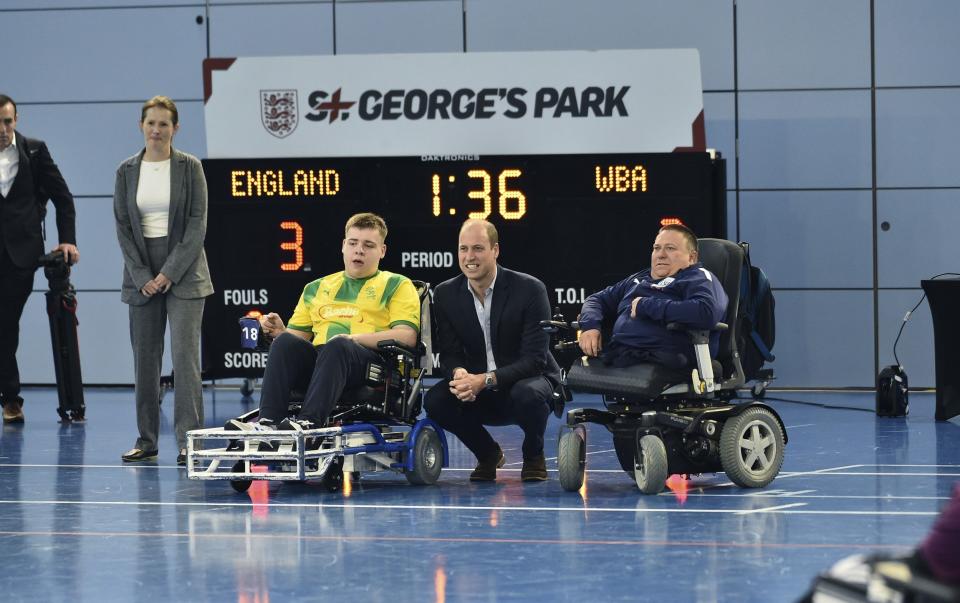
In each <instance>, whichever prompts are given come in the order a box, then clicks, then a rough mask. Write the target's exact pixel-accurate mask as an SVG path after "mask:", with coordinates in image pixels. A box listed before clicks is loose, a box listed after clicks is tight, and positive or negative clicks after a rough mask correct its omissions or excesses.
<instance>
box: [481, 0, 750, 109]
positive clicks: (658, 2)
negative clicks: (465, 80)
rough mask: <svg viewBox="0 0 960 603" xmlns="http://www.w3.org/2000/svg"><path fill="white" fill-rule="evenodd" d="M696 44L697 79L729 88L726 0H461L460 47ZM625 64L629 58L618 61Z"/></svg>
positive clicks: (729, 37)
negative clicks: (463, 42)
mask: <svg viewBox="0 0 960 603" xmlns="http://www.w3.org/2000/svg"><path fill="white" fill-rule="evenodd" d="M606 48H697V49H699V50H700V65H701V71H702V73H703V86H704V88H705V89H708V90H730V89H732V88H733V3H732V2H731V1H730V0H722V1H721V0H647V1H644V2H638V1H637V0H592V1H591V2H584V1H582V0H468V2H467V50H470V51H476V50H594V49H606ZM624 68H629V66H624Z"/></svg>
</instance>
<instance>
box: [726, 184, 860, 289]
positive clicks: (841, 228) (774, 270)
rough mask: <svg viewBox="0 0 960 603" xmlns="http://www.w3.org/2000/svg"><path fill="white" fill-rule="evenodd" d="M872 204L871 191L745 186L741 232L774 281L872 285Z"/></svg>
mask: <svg viewBox="0 0 960 603" xmlns="http://www.w3.org/2000/svg"><path fill="white" fill-rule="evenodd" d="M871 205H872V202H871V198H870V192H869V191H788V192H782V191H770V192H741V193H740V236H741V238H742V239H744V240H745V241H749V242H750V244H751V252H750V253H751V257H752V258H753V262H754V263H755V264H756V265H757V266H760V267H761V268H763V271H764V272H765V273H766V275H767V278H769V279H770V282H771V283H772V284H773V286H774V287H790V288H796V287H811V288H828V287H842V288H847V287H850V288H854V287H872V286H873V258H872V245H873V243H872V239H871V228H870V223H871V220H870V217H871ZM840 266H842V268H840Z"/></svg>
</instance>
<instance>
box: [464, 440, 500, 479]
mask: <svg viewBox="0 0 960 603" xmlns="http://www.w3.org/2000/svg"><path fill="white" fill-rule="evenodd" d="M506 462H507V459H506V458H505V457H504V456H503V450H502V449H501V448H500V446H497V454H496V456H494V457H493V458H490V459H487V460H485V461H480V462H479V463H477V466H476V467H475V468H474V469H473V473H471V474H470V481H471V482H495V481H497V469H499V468H500V467H503V464H504V463H506Z"/></svg>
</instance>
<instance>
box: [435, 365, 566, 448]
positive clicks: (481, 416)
mask: <svg viewBox="0 0 960 603" xmlns="http://www.w3.org/2000/svg"><path fill="white" fill-rule="evenodd" d="M552 395H553V383H551V382H550V380H549V379H547V378H546V377H543V376H541V377H530V378H528V379H521V380H520V381H517V382H516V383H514V384H513V386H511V387H510V388H509V389H507V390H506V391H504V390H489V389H485V390H483V391H481V392H480V394H479V395H478V396H477V399H476V400H474V401H473V402H461V401H460V400H458V399H457V397H456V396H454V395H453V394H452V393H450V384H449V382H448V381H446V380H443V381H440V382H439V383H437V384H436V385H434V386H433V387H431V388H430V391H428V392H427V397H426V400H425V401H424V407H425V408H426V409H427V416H428V417H430V418H431V419H433V420H434V421H436V422H437V423H438V424H439V425H440V427H443V428H444V429H446V430H447V431H449V432H451V433H453V434H454V435H456V436H457V437H458V438H460V441H461V442H463V443H464V445H465V446H466V447H467V448H469V449H470V451H471V452H473V454H474V455H476V457H477V459H479V460H489V459H491V458H492V457H493V456H494V455H495V454H496V452H497V443H496V442H495V441H494V439H493V437H491V436H490V432H489V431H487V430H486V429H485V428H484V425H518V426H519V427H520V429H522V430H523V458H525V459H529V458H533V457H536V456H539V455H541V454H543V434H544V432H545V431H546V429H547V417H548V416H549V415H550V399H551V396H552Z"/></svg>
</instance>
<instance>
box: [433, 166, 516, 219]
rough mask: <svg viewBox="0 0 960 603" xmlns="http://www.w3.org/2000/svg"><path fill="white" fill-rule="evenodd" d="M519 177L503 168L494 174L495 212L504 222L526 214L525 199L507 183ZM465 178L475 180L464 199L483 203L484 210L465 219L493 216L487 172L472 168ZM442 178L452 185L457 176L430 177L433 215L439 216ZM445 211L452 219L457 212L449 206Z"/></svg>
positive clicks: (490, 177) (513, 171)
mask: <svg viewBox="0 0 960 603" xmlns="http://www.w3.org/2000/svg"><path fill="white" fill-rule="evenodd" d="M522 175H523V172H521V171H520V170H519V169H516V168H506V169H504V170H501V171H500V173H499V174H498V175H497V201H498V207H497V209H498V210H499V214H500V216H501V217H502V218H503V219H504V220H519V219H520V218H522V217H523V216H524V214H526V213H527V196H526V195H525V194H523V192H522V191H521V190H520V189H517V188H511V185H512V183H511V182H509V180H511V179H514V178H519V177H520V176H522ZM467 178H470V179H471V180H475V181H476V182H471V184H472V185H473V187H472V188H471V189H470V190H469V191H467V198H469V199H474V200H477V201H480V202H482V203H483V209H478V210H477V211H471V212H469V213H468V214H467V216H468V217H469V218H473V219H478V220H486V219H487V218H488V217H489V216H490V214H492V213H493V196H492V194H493V176H492V175H491V174H490V172H488V171H487V170H483V169H479V168H474V169H472V170H468V171H467ZM444 179H446V181H447V182H448V183H449V184H451V185H452V184H454V183H455V182H456V180H457V175H456V174H447V175H446V176H445V177H444V176H442V175H441V174H433V175H432V176H431V185H432V187H431V188H432V192H433V215H434V216H439V215H440V214H441V213H442V211H441V210H442V207H441V206H442V200H441V192H442V191H441V186H440V183H441V181H442V180H444ZM447 211H448V213H449V214H450V215H451V216H453V215H456V213H457V209H456V208H455V207H448V208H447Z"/></svg>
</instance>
